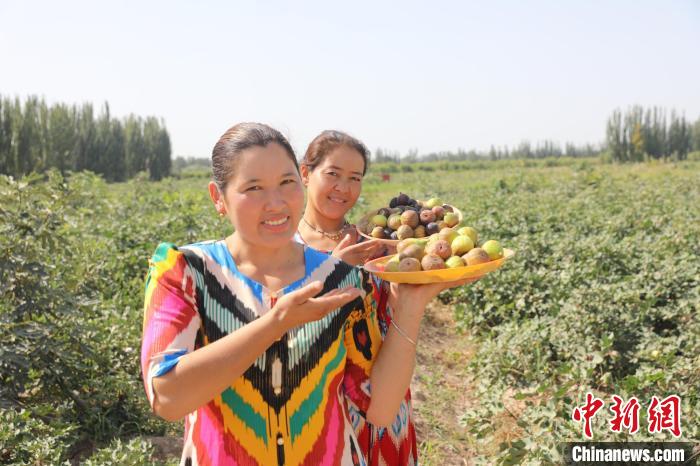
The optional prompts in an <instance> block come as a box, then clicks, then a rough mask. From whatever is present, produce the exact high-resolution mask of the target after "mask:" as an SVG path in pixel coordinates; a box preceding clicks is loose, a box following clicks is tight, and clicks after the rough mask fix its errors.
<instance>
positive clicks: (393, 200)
mask: <svg viewBox="0 0 700 466" xmlns="http://www.w3.org/2000/svg"><path fill="white" fill-rule="evenodd" d="M397 205H399V200H398V199H397V198H395V197H392V198H391V200H390V201H389V208H390V209H393V208H394V207H396V206H397Z"/></svg>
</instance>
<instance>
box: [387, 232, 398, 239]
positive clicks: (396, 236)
mask: <svg viewBox="0 0 700 466" xmlns="http://www.w3.org/2000/svg"><path fill="white" fill-rule="evenodd" d="M389 238H391V239H394V240H396V239H399V235H397V234H396V232H395V231H392V232H391V235H390V236H389Z"/></svg>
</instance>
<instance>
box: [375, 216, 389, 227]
mask: <svg viewBox="0 0 700 466" xmlns="http://www.w3.org/2000/svg"><path fill="white" fill-rule="evenodd" d="M372 223H373V224H374V225H375V226H378V227H382V228H384V227H385V226H386V217H385V216H383V215H379V214H377V215H375V216H374V217H372Z"/></svg>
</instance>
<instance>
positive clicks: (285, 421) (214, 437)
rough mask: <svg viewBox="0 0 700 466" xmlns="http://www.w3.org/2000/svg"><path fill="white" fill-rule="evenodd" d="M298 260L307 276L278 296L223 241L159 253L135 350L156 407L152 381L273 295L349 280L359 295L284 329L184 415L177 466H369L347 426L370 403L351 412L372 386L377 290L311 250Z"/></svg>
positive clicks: (361, 275)
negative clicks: (244, 269) (352, 401)
mask: <svg viewBox="0 0 700 466" xmlns="http://www.w3.org/2000/svg"><path fill="white" fill-rule="evenodd" d="M304 258H305V269H306V271H305V272H306V273H305V276H304V277H303V278H302V279H300V280H298V281H297V282H295V283H292V284H291V285H289V286H287V287H286V288H284V289H283V290H281V291H279V292H278V293H277V294H276V295H274V294H272V293H270V291H269V290H267V289H266V288H265V287H264V286H262V285H261V284H259V283H257V282H255V281H254V280H252V279H250V278H248V277H246V276H245V275H243V274H242V273H240V272H239V271H238V269H237V268H236V264H235V263H234V261H233V258H232V257H231V255H230V253H229V251H228V249H227V247H226V244H225V242H224V241H216V242H204V243H197V244H192V245H188V246H184V247H180V248H178V247H175V246H173V245H172V244H166V243H163V244H161V245H159V246H158V248H157V249H156V252H155V254H154V256H153V258H152V259H151V264H150V270H149V274H148V278H147V280H146V297H145V315H144V323H143V325H144V330H143V342H142V349H141V366H142V371H143V375H144V385H145V388H146V393H147V396H148V399H149V402H150V403H151V406H153V400H154V392H153V378H154V377H158V376H161V375H163V374H165V373H167V372H168V371H169V370H171V369H172V368H173V367H175V365H176V364H177V363H178V360H179V359H180V358H181V357H182V356H183V355H185V354H187V353H189V352H191V351H194V350H196V349H197V348H200V347H202V346H204V345H207V344H209V343H211V342H213V341H216V340H218V339H219V338H222V337H224V336H226V335H227V334H229V333H231V332H233V331H235V330H236V329H239V328H241V327H242V326H244V325H246V324H247V323H249V322H251V321H253V320H255V319H256V318H258V317H259V316H261V315H263V314H265V313H266V312H268V311H269V310H270V309H271V308H272V306H274V303H275V301H276V299H277V298H279V297H280V296H282V295H284V294H286V293H289V292H291V291H293V290H295V289H298V288H300V287H302V286H304V285H306V284H308V283H310V282H312V281H315V280H320V281H322V282H323V283H324V289H323V291H322V292H321V293H326V292H328V291H330V290H332V289H334V288H338V287H344V286H348V285H353V286H356V287H359V288H363V289H364V290H365V292H366V295H365V297H364V298H357V299H355V300H354V301H352V302H350V303H348V304H346V305H345V306H343V307H340V308H338V309H336V310H334V311H332V312H331V313H330V314H328V315H327V316H326V317H324V318H323V319H321V320H319V321H315V322H310V323H307V324H304V325H301V326H299V327H296V328H294V329H292V330H290V331H289V332H287V333H286V334H285V335H284V336H283V337H282V338H281V339H280V340H278V341H277V342H275V343H274V344H273V345H272V346H271V347H269V348H268V349H267V350H266V351H265V353H263V354H262V355H260V357H258V358H257V360H256V361H255V363H254V364H253V365H252V366H251V367H250V368H248V369H247V370H246V371H245V373H244V374H243V375H242V376H240V377H238V378H237V379H235V380H232V381H231V385H230V387H228V388H227V389H226V390H224V391H223V392H222V393H221V394H219V395H217V396H216V397H215V398H214V399H212V400H211V401H210V402H209V403H207V404H206V405H204V406H202V407H200V408H198V409H197V410H196V411H194V412H192V413H190V414H189V415H187V416H186V418H185V443H184V449H183V453H182V459H181V463H180V464H181V465H193V466H194V465H265V466H268V465H270V466H272V465H365V464H367V463H366V461H365V459H364V456H363V455H362V453H361V450H360V448H359V445H358V440H357V437H356V435H355V431H354V429H353V424H352V423H353V422H355V421H356V419H357V416H358V414H357V413H358V411H361V410H363V409H366V405H350V406H352V408H351V409H352V412H351V411H350V410H349V403H348V402H347V397H346V396H345V390H347V389H357V388H358V387H359V384H362V383H365V382H367V381H368V380H369V374H370V371H371V366H372V362H373V360H374V359H375V358H376V353H377V351H378V350H379V346H380V344H381V335H380V334H379V325H378V323H377V313H376V308H377V303H376V302H375V297H376V293H375V292H374V290H373V289H372V281H371V279H370V278H369V276H368V275H367V274H366V273H365V272H364V271H362V270H361V269H359V268H356V267H351V266H350V265H348V264H345V263H344V262H341V261H338V260H336V259H335V258H333V257H330V256H328V255H327V254H323V253H321V252H318V251H316V250H314V249H312V248H309V247H304ZM232 357H234V355H232ZM366 385H368V384H366ZM364 390H367V391H368V390H369V387H368V386H365V387H364ZM362 415H364V413H362Z"/></svg>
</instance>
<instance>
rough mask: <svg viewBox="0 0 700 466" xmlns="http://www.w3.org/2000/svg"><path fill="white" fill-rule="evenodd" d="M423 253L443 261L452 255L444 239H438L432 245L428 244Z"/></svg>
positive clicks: (448, 244)
mask: <svg viewBox="0 0 700 466" xmlns="http://www.w3.org/2000/svg"><path fill="white" fill-rule="evenodd" d="M425 253H426V254H434V255H436V256H439V257H441V258H442V259H443V260H445V259H448V258H449V257H450V256H451V255H452V248H451V247H450V243H448V242H447V241H445V240H444V239H439V240H437V241H434V242H432V243H428V245H426V246H425Z"/></svg>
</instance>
